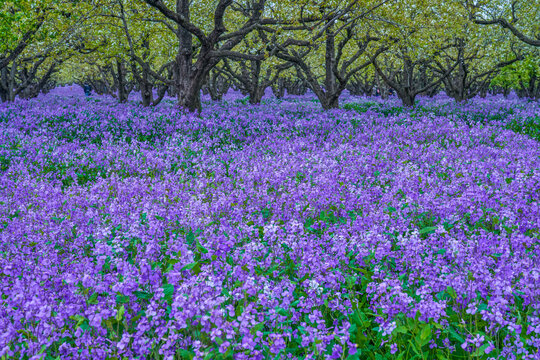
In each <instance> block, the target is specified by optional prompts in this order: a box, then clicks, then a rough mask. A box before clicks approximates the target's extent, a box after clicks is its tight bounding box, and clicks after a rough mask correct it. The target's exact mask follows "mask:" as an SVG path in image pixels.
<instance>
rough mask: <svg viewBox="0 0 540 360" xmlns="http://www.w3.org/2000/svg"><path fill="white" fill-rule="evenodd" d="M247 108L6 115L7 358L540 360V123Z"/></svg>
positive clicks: (495, 114) (55, 97)
mask: <svg viewBox="0 0 540 360" xmlns="http://www.w3.org/2000/svg"><path fill="white" fill-rule="evenodd" d="M231 96H233V97H229V98H227V97H226V100H225V101H223V102H217V103H210V102H207V103H206V104H205V106H204V110H203V112H202V113H201V114H200V116H196V115H191V114H185V113H183V112H181V111H180V110H178V109H176V108H175V107H174V106H173V105H171V101H167V100H165V101H164V102H163V103H162V104H161V105H159V106H158V107H154V108H143V107H141V106H139V105H137V104H136V103H135V102H132V103H130V104H122V105H119V104H116V103H114V101H113V100H112V99H108V98H105V97H103V98H99V97H89V98H84V97H83V96H81V94H75V95H73V96H71V95H69V93H68V92H67V91H66V90H64V92H63V93H62V92H57V93H55V92H52V93H51V94H48V95H47V96H45V97H40V98H38V99H37V100H30V101H21V100H17V101H16V102H14V103H11V104H1V105H0V295H1V300H0V303H1V306H0V328H1V329H3V331H2V332H1V333H0V358H2V359H4V358H17V359H22V358H31V359H49V358H50V359H55V358H57V357H58V358H61V359H145V358H152V359H154V358H156V359H158V358H160V359H184V358H185V359H226V358H234V359H282V358H283V359H288V358H290V359H305V358H311V359H323V358H324V359H326V358H328V359H346V358H349V359H362V358H371V357H372V356H374V354H380V356H381V358H387V359H397V358H403V359H405V358H410V357H412V356H414V355H415V354H420V355H421V356H422V358H426V359H427V358H430V359H431V358H440V357H439V356H447V357H446V358H452V357H453V356H456V357H459V356H461V357H465V356H478V357H479V358H484V359H488V358H495V359H538V358H539V349H540V245H539V243H540V242H539V239H540V146H539V143H538V141H537V140H535V139H534V138H532V137H531V136H528V135H526V134H520V133H518V132H516V131H513V130H512V129H511V128H509V127H508V124H514V125H516V124H517V125H519V126H521V125H523V124H524V123H527V122H528V123H531V122H532V124H534V123H535V122H536V124H540V107H539V104H538V103H534V102H526V101H524V100H519V99H516V98H509V99H504V98H502V97H490V98H487V99H474V100H473V101H471V102H470V103H467V104H462V105H457V104H455V103H453V102H452V101H451V100H450V99H449V98H447V97H445V96H439V97H435V98H433V99H428V98H422V99H420V103H419V104H418V105H417V108H416V109H415V110H403V109H402V108H400V107H399V106H398V104H399V102H398V100H397V99H395V98H392V99H390V100H389V101H387V102H383V101H382V100H381V99H378V98H359V97H352V96H345V98H344V99H343V100H342V103H344V104H347V103H348V105H345V106H344V107H345V108H344V109H341V110H334V111H327V112H323V111H321V110H320V106H319V104H317V103H316V102H315V101H314V98H313V97H312V96H309V95H306V96H303V97H286V98H285V99H282V100H277V99H272V98H271V99H269V100H267V101H265V102H263V104H262V105H260V106H246V105H244V104H243V102H242V98H241V97H239V96H237V95H231ZM520 124H521V125H520ZM517 125H516V126H517ZM536 126H540V125H536ZM404 354H405V355H404ZM399 356H401V357H399ZM373 358H375V357H373Z"/></svg>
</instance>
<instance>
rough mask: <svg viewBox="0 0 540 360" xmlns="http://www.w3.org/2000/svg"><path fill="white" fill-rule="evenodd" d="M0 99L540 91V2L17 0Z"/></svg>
mask: <svg viewBox="0 0 540 360" xmlns="http://www.w3.org/2000/svg"><path fill="white" fill-rule="evenodd" d="M0 10H1V11H0V14H1V16H0V99H1V100H2V101H4V102H5V101H13V100H14V99H15V98H16V97H22V98H30V97H34V96H37V95H38V94H39V93H40V92H47V91H48V90H50V89H51V88H53V87H55V86H56V85H57V84H63V83H72V82H77V83H80V84H83V83H88V84H90V85H91V87H92V88H93V89H94V91H96V92H97V93H99V94H110V95H112V96H114V97H116V98H117V99H118V101H119V102H125V101H127V98H128V95H129V94H130V92H132V91H139V92H140V94H141V98H142V104H143V105H144V106H152V105H157V104H158V103H159V102H160V101H161V100H162V99H163V98H164V96H165V95H170V96H174V97H176V99H177V104H178V106H180V107H182V108H185V109H187V110H188V111H199V110H200V109H201V99H200V94H201V90H202V92H203V93H207V94H209V95H210V96H211V97H212V99H215V100H218V99H220V98H221V96H222V95H223V94H224V93H226V92H227V90H228V89H230V88H234V89H237V90H240V91H241V92H242V93H244V94H245V95H246V96H248V97H249V102H250V103H252V104H257V103H259V102H260V101H261V99H262V98H263V96H264V94H265V91H266V89H269V88H271V89H272V91H273V93H274V94H275V96H277V97H282V96H284V94H285V93H288V94H303V93H305V92H306V91H307V90H308V89H309V90H311V91H312V92H313V93H314V94H315V95H316V96H317V98H318V99H319V101H320V103H321V106H322V107H323V108H324V109H332V108H337V107H339V97H340V95H341V94H342V93H343V91H344V90H349V91H350V92H351V93H353V94H367V95H372V94H380V95H381V96H383V97H384V96H387V95H388V94H389V93H390V92H393V93H395V94H396V95H397V96H398V97H399V98H400V99H401V100H402V102H403V104H404V105H405V106H414V104H415V98H416V97H417V96H418V95H428V96H431V95H434V94H436V93H438V92H440V91H444V92H446V93H447V94H448V95H449V96H450V97H452V98H454V99H455V100H456V101H458V102H460V101H465V100H468V99H470V98H472V97H474V96H476V95H485V94H486V93H487V92H489V91H491V92H501V93H504V94H508V93H509V91H511V90H515V91H516V92H517V94H518V95H519V96H523V97H530V98H535V99H539V98H540V60H539V59H540V53H539V51H540V50H539V49H540V29H539V28H538V23H539V22H538V19H539V18H540V3H539V1H538V0H528V1H524V0H514V1H512V2H508V3H507V2H500V1H495V0H488V1H482V2H481V3H480V2H477V1H469V0H453V1H438V2H426V1H422V0H367V1H359V0H325V1H313V0H273V1H271V0H209V1H192V0H175V1H172V0H136V1H133V0H130V1H127V0H37V1H31V0H18V1H8V2H3V3H2V5H0Z"/></svg>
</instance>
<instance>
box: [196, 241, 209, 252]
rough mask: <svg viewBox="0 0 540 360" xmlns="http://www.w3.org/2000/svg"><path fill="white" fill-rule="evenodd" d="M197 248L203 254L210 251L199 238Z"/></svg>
mask: <svg viewBox="0 0 540 360" xmlns="http://www.w3.org/2000/svg"><path fill="white" fill-rule="evenodd" d="M197 250H199V251H200V252H201V253H203V254H206V253H208V249H206V248H205V247H203V246H202V245H201V243H200V242H199V240H197Z"/></svg>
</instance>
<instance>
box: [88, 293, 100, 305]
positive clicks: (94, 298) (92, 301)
mask: <svg viewBox="0 0 540 360" xmlns="http://www.w3.org/2000/svg"><path fill="white" fill-rule="evenodd" d="M97 297H98V293H97V292H95V293H93V294H92V295H91V296H90V297H89V298H88V300H86V303H87V304H93V305H96V304H97V303H98V301H97Z"/></svg>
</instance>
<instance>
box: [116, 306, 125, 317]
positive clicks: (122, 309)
mask: <svg viewBox="0 0 540 360" xmlns="http://www.w3.org/2000/svg"><path fill="white" fill-rule="evenodd" d="M125 311H126V308H125V307H124V305H122V306H120V309H118V312H117V313H116V320H118V321H122V318H123V317H124V313H125Z"/></svg>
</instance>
